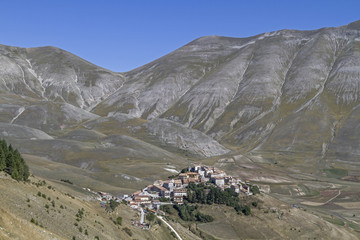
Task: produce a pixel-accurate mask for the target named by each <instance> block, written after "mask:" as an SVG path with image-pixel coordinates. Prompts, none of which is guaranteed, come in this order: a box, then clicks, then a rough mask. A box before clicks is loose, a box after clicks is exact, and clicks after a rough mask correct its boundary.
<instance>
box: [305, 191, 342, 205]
mask: <svg viewBox="0 0 360 240" xmlns="http://www.w3.org/2000/svg"><path fill="white" fill-rule="evenodd" d="M340 194H341V190H339V192H338V194H336V196H334V197H332V198H330V199H329V200H327V201H326V202H324V203H319V202H310V201H305V202H301V204H305V205H308V206H315V207H317V206H322V205H325V204H327V203H329V202H331V201H332V200H334V199H335V198H337V197H338V196H340Z"/></svg>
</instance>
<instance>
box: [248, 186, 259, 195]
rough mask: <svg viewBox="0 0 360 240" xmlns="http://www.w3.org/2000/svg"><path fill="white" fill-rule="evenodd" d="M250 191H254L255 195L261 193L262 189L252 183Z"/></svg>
mask: <svg viewBox="0 0 360 240" xmlns="http://www.w3.org/2000/svg"><path fill="white" fill-rule="evenodd" d="M250 192H252V193H253V194H254V195H256V194H260V189H259V187H258V186H256V185H251V186H250Z"/></svg>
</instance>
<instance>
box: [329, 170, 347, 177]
mask: <svg viewBox="0 0 360 240" xmlns="http://www.w3.org/2000/svg"><path fill="white" fill-rule="evenodd" d="M324 172H325V173H326V176H327V177H330V178H343V177H345V176H347V175H348V171H347V170H345V169H340V168H331V169H324Z"/></svg>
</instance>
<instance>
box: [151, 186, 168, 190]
mask: <svg viewBox="0 0 360 240" xmlns="http://www.w3.org/2000/svg"><path fill="white" fill-rule="evenodd" d="M154 187H155V188H157V189H160V190H161V191H168V190H167V189H166V188H164V187H163V186H154Z"/></svg>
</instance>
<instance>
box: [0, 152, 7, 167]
mask: <svg viewBox="0 0 360 240" xmlns="http://www.w3.org/2000/svg"><path fill="white" fill-rule="evenodd" d="M5 168H6V159H5V152H4V150H3V149H2V148H1V146H0V171H4V169H5Z"/></svg>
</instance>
